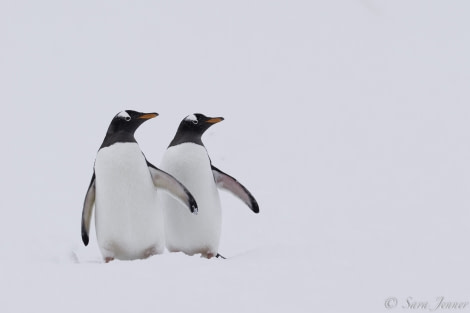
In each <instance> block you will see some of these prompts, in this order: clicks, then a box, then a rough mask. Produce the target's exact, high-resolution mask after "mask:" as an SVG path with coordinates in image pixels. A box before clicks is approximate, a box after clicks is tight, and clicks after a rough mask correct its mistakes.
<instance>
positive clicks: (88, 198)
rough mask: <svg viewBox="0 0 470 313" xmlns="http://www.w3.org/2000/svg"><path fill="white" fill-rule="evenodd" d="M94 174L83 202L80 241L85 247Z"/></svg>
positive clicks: (93, 198)
mask: <svg viewBox="0 0 470 313" xmlns="http://www.w3.org/2000/svg"><path fill="white" fill-rule="evenodd" d="M95 193H96V187H95V172H94V171H93V176H92V177H91V182H90V186H88V191H87V193H86V196H85V201H84V202H83V211H82V241H83V243H84V244H85V246H87V245H88V241H89V237H88V234H89V232H90V222H91V215H92V213H93V205H94V204H95Z"/></svg>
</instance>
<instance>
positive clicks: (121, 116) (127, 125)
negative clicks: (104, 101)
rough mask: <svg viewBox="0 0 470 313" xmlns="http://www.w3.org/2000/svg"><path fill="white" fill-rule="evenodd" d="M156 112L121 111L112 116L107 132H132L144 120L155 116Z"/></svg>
mask: <svg viewBox="0 0 470 313" xmlns="http://www.w3.org/2000/svg"><path fill="white" fill-rule="evenodd" d="M157 116H158V113H142V112H136V111H132V110H126V111H121V112H119V113H118V114H116V116H115V117H114V118H113V120H112V121H111V124H110V125H109V128H108V132H107V133H108V134H113V133H116V132H126V133H130V134H134V133H135V131H136V130H137V128H139V126H140V125H142V124H143V123H144V122H145V121H147V120H149V119H151V118H154V117H157Z"/></svg>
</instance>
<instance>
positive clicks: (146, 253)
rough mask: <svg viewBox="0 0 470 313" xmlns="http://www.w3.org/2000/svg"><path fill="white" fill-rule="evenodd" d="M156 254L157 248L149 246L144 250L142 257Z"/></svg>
mask: <svg viewBox="0 0 470 313" xmlns="http://www.w3.org/2000/svg"><path fill="white" fill-rule="evenodd" d="M155 254H158V249H157V248H156V247H151V248H148V249H147V250H145V252H144V259H146V258H148V257H151V256H152V255H155Z"/></svg>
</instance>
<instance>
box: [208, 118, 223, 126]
mask: <svg viewBox="0 0 470 313" xmlns="http://www.w3.org/2000/svg"><path fill="white" fill-rule="evenodd" d="M223 120H224V118H223V117H213V118H210V119H208V120H207V121H206V123H209V124H215V123H218V122H222V121H223Z"/></svg>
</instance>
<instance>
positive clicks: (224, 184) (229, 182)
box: [211, 165, 259, 213]
mask: <svg viewBox="0 0 470 313" xmlns="http://www.w3.org/2000/svg"><path fill="white" fill-rule="evenodd" d="M211 167H212V173H213V174H214V180H215V183H216V184H217V187H219V188H222V189H225V190H227V191H230V192H231V193H232V194H233V195H234V196H236V197H237V198H239V199H240V200H242V201H243V202H244V203H245V204H246V205H247V206H248V207H249V208H250V209H251V210H252V211H253V212H255V213H259V206H258V202H256V199H255V197H253V195H252V194H251V193H250V192H249V191H248V189H246V188H245V186H243V185H242V184H240V183H239V182H238V181H237V180H236V179H235V178H233V177H232V176H230V175H228V174H225V173H224V172H222V171H221V170H219V169H218V168H216V167H215V166H214V165H211Z"/></svg>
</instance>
